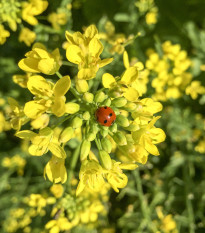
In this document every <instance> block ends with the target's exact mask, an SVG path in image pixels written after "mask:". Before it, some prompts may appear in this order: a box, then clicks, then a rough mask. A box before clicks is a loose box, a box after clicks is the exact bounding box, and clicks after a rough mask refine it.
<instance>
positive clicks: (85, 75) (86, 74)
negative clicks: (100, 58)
mask: <svg viewBox="0 0 205 233" xmlns="http://www.w3.org/2000/svg"><path fill="white" fill-rule="evenodd" d="M96 69H97V67H96V68H93V69H92V68H85V69H81V70H80V71H79V72H78V78H79V79H85V80H90V79H93V78H94V77H95V75H96V72H97V70H96Z"/></svg>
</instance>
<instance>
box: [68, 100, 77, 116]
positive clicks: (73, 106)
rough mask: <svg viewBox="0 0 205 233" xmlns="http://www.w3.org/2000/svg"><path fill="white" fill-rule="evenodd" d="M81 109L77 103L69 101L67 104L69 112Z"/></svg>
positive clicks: (72, 112)
mask: <svg viewBox="0 0 205 233" xmlns="http://www.w3.org/2000/svg"><path fill="white" fill-rule="evenodd" d="M79 110H80V105H79V104H76V103H72V102H69V103H67V104H65V112H66V113H69V114H74V113H76V112H78V111H79Z"/></svg>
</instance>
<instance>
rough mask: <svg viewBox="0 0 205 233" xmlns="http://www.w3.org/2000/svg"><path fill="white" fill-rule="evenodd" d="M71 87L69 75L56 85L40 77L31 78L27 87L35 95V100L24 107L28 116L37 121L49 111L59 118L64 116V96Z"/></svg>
mask: <svg viewBox="0 0 205 233" xmlns="http://www.w3.org/2000/svg"><path fill="white" fill-rule="evenodd" d="M70 85H71V81H70V77H69V76H68V75H67V76H64V77H63V78H61V79H59V80H58V81H57V82H56V84H55V85H54V84H53V83H51V82H48V81H47V80H46V79H44V78H43V77H42V76H40V75H35V76H32V77H30V78H29V80H28V83H27V87H28V89H29V90H30V92H31V93H32V94H34V95H35V100H32V101H29V102H27V103H26V105H25V107H24V112H25V114H26V116H28V117H29V118H32V119H35V118H37V117H39V116H40V115H42V114H43V113H45V112H46V111H48V110H49V111H51V112H52V113H53V114H55V115H56V116H58V117H60V116H62V115H63V114H64V113H65V111H66V107H65V100H66V98H65V96H64V95H65V94H66V92H67V91H68V90H69V88H70Z"/></svg>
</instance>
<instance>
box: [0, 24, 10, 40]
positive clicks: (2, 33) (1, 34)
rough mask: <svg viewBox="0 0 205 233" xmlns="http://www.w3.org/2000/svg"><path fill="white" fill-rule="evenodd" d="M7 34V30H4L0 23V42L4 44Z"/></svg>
mask: <svg viewBox="0 0 205 233" xmlns="http://www.w3.org/2000/svg"><path fill="white" fill-rule="evenodd" d="M9 36H10V33H9V31H7V30H5V28H4V26H3V25H1V24H0V44H4V43H5V42H6V38H7V37H9Z"/></svg>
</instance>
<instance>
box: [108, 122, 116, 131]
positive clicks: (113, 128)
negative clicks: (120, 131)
mask: <svg viewBox="0 0 205 233" xmlns="http://www.w3.org/2000/svg"><path fill="white" fill-rule="evenodd" d="M109 130H110V131H111V132H113V133H116V132H117V124H116V123H114V124H112V125H111V126H110V127H109Z"/></svg>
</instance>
